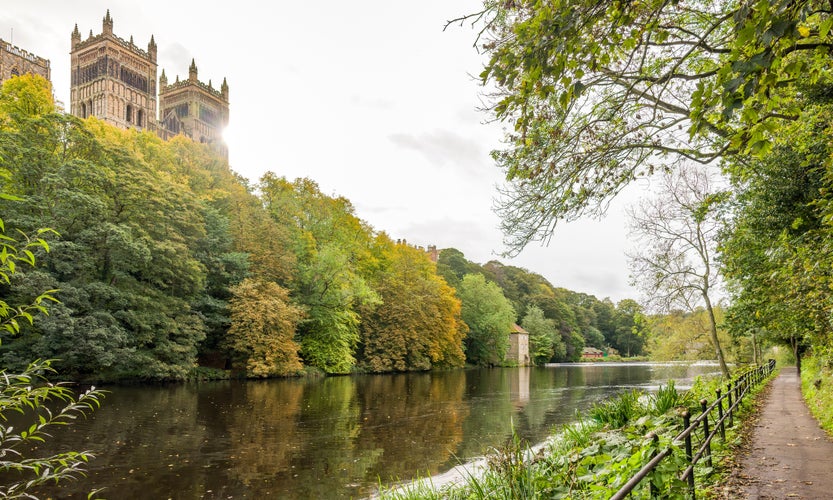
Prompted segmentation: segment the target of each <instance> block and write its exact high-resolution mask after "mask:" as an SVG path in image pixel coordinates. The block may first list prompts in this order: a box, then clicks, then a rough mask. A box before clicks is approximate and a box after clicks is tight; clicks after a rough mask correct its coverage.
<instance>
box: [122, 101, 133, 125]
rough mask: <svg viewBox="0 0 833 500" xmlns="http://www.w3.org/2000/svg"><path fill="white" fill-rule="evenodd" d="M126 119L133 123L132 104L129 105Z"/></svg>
mask: <svg viewBox="0 0 833 500" xmlns="http://www.w3.org/2000/svg"><path fill="white" fill-rule="evenodd" d="M124 115H125V116H124V119H125V120H127V123H133V106H131V105H130V104H128V105H127V112H125V114H124Z"/></svg>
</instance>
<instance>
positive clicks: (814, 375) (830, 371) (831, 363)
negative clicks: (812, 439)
mask: <svg viewBox="0 0 833 500" xmlns="http://www.w3.org/2000/svg"><path fill="white" fill-rule="evenodd" d="M801 392H802V393H803V394H804V400H805V401H806V402H807V407H808V408H810V413H812V414H813V416H814V417H815V418H816V420H818V421H819V423H820V424H821V426H822V428H823V429H824V430H825V431H827V433H828V434H829V435H831V436H833V360H831V359H830V358H829V357H826V356H823V355H815V356H813V357H808V358H803V359H802V360H801Z"/></svg>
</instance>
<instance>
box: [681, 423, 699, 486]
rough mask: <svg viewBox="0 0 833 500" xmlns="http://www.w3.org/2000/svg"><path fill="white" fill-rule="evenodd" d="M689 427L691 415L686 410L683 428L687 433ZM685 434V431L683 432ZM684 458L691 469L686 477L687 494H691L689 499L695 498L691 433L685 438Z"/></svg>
mask: <svg viewBox="0 0 833 500" xmlns="http://www.w3.org/2000/svg"><path fill="white" fill-rule="evenodd" d="M690 426H691V414H690V413H689V412H688V410H686V411H685V412H684V413H683V428H684V429H685V430H686V431H687V430H688V428H689V427H690ZM684 432H685V431H684ZM685 458H686V460H688V464H689V465H690V466H691V467H692V469H691V474H689V475H688V492H689V494H691V498H695V497H696V493H695V490H694V463H693V461H694V458H693V456H692V454H691V433H690V432H689V433H687V434H686V436H685Z"/></svg>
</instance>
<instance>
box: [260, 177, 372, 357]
mask: <svg viewBox="0 0 833 500" xmlns="http://www.w3.org/2000/svg"><path fill="white" fill-rule="evenodd" d="M260 189H261V191H262V193H263V194H262V196H263V199H264V203H265V205H266V207H267V210H268V211H269V213H270V214H271V216H272V218H273V219H274V220H275V221H277V222H278V223H279V224H280V225H283V226H284V227H286V228H287V229H288V231H289V237H290V238H291V243H292V245H293V250H294V254H295V256H296V265H295V269H294V273H293V277H292V281H291V283H290V287H291V290H292V292H293V296H294V297H295V299H296V300H297V301H298V303H300V304H302V305H303V306H304V307H305V310H306V313H307V316H306V318H305V319H304V321H303V322H302V323H301V325H300V326H299V335H298V336H299V338H300V343H301V355H302V356H303V358H304V361H305V362H306V363H307V364H310V365H312V366H315V367H318V368H320V369H322V370H324V371H325V372H327V373H348V372H349V371H350V370H351V369H352V368H353V366H354V365H355V363H356V359H355V356H354V355H355V350H356V347H357V346H358V343H359V339H360V334H359V324H360V319H361V318H360V316H359V312H358V310H359V308H360V307H361V306H362V305H365V304H372V303H376V302H378V301H379V298H378V296H377V294H376V293H375V292H374V291H373V290H372V288H371V287H370V286H369V285H368V283H367V281H366V279H365V277H364V276H365V274H366V272H365V271H366V269H365V268H364V266H369V265H370V263H371V260H372V259H371V258H370V249H371V242H372V232H371V230H370V228H369V227H368V226H367V225H366V224H365V223H364V222H362V221H361V220H359V219H358V218H357V217H356V216H355V210H354V209H353V206H352V204H351V203H350V202H349V201H348V200H347V199H345V198H341V197H339V198H333V197H330V196H327V195H325V194H323V193H322V192H321V190H320V189H319V188H318V185H317V184H316V183H315V182H313V181H311V180H309V179H297V180H295V181H294V182H289V181H287V180H286V179H284V178H281V177H277V176H275V175H274V174H271V173H269V174H266V175H265V176H264V177H263V178H262V179H261V183H260Z"/></svg>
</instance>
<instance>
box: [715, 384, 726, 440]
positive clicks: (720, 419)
mask: <svg viewBox="0 0 833 500" xmlns="http://www.w3.org/2000/svg"><path fill="white" fill-rule="evenodd" d="M715 392H716V394H717V418H718V422H720V439H722V440H723V442H724V443H725V442H726V426H725V425H724V423H723V400H722V399H721V398H720V389H718V390H717V391H715Z"/></svg>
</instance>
